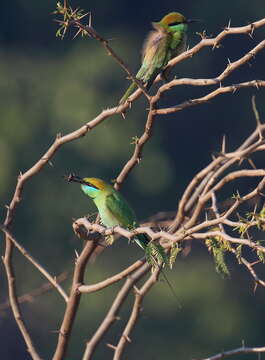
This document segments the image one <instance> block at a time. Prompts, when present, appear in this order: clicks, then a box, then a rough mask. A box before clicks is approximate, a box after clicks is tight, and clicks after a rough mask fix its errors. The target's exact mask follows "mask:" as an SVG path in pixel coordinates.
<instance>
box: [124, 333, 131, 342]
mask: <svg viewBox="0 0 265 360" xmlns="http://www.w3.org/2000/svg"><path fill="white" fill-rule="evenodd" d="M122 336H123V337H124V338H125V339H126V341H127V342H128V343H131V342H132V340H131V339H130V338H129V336H128V335H126V334H122Z"/></svg>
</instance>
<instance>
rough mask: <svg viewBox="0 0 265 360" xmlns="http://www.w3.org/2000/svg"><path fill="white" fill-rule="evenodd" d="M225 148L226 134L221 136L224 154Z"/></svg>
mask: <svg viewBox="0 0 265 360" xmlns="http://www.w3.org/2000/svg"><path fill="white" fill-rule="evenodd" d="M225 148H226V136H225V135H224V136H223V141H222V150H221V151H222V153H223V154H225Z"/></svg>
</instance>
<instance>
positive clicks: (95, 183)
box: [67, 174, 167, 265]
mask: <svg viewBox="0 0 265 360" xmlns="http://www.w3.org/2000/svg"><path fill="white" fill-rule="evenodd" d="M67 180H68V181H69V182H71V181H73V182H78V183H80V184H81V189H82V190H83V192H84V193H85V194H86V195H87V196H89V197H90V198H91V199H92V200H93V201H94V203H95V205H96V207H97V208H98V211H99V215H100V218H101V222H102V224H103V225H105V226H106V227H114V226H121V227H123V228H126V229H128V230H133V229H134V228H136V227H137V226H138V222H137V219H136V215H135V213H134V211H133V209H132V208H131V206H130V205H129V204H128V202H127V201H126V200H125V198H124V197H123V196H122V194H121V193H120V192H119V191H117V190H115V189H114V188H113V187H112V186H111V185H110V184H108V183H106V182H105V181H103V180H101V179H97V178H81V177H79V176H75V175H72V174H71V175H69V176H68V177H67ZM135 242H136V243H137V244H138V245H139V246H140V247H141V248H142V249H143V250H145V253H146V257H147V260H148V261H149V262H150V263H152V265H159V264H162V263H165V262H167V256H166V254H165V253H164V250H163V248H162V247H161V246H160V245H158V244H154V243H153V242H150V241H149V239H148V237H147V236H146V235H145V234H139V235H137V236H136V237H135Z"/></svg>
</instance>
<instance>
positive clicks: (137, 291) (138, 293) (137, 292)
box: [133, 285, 141, 295]
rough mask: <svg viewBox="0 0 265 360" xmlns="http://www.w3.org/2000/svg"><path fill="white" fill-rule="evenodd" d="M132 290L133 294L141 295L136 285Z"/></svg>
mask: <svg viewBox="0 0 265 360" xmlns="http://www.w3.org/2000/svg"><path fill="white" fill-rule="evenodd" d="M133 290H134V292H135V294H137V295H140V294H141V292H140V290H139V289H138V287H137V286H136V285H134V287H133Z"/></svg>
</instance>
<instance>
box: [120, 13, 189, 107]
mask: <svg viewBox="0 0 265 360" xmlns="http://www.w3.org/2000/svg"><path fill="white" fill-rule="evenodd" d="M187 23H188V20H186V18H185V17H184V16H183V15H181V14H179V13H176V12H173V13H169V14H168V15H166V16H164V17H163V19H162V20H161V21H160V22H155V23H152V25H153V28H154V30H153V31H151V32H150V33H149V34H148V36H147V39H146V41H145V43H144V47H143V56H142V66H141V68H140V69H139V71H138V72H137V74H136V78H137V79H138V80H140V81H142V82H143V84H144V85H145V86H146V90H148V89H149V88H150V86H151V85H152V83H153V81H154V80H155V78H156V76H157V75H158V74H159V73H160V72H162V71H163V70H164V69H165V67H166V65H167V63H168V62H169V60H171V59H172V58H173V57H175V56H177V55H179V54H181V53H182V52H183V51H185V48H186V37H187V35H186V32H187V27H188V26H187ZM136 88H137V84H136V83H134V82H133V83H132V84H131V85H130V86H129V88H128V89H127V91H126V92H125V94H124V95H123V97H122V98H121V100H120V104H123V103H125V101H126V100H127V99H128V97H129V96H130V95H131V94H132V92H133V91H134V90H135V89H136Z"/></svg>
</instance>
